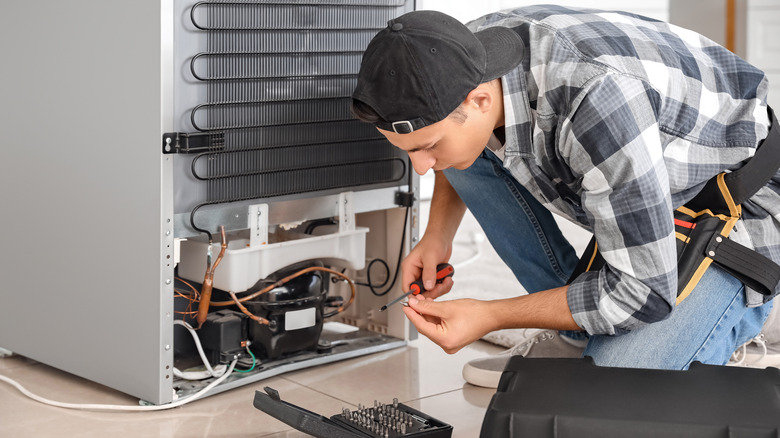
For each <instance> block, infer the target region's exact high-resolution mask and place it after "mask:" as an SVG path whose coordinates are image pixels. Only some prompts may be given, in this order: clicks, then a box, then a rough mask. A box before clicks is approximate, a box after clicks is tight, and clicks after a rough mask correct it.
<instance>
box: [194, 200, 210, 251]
mask: <svg viewBox="0 0 780 438" xmlns="http://www.w3.org/2000/svg"><path fill="white" fill-rule="evenodd" d="M204 205H206V204H200V205H198V206H197V207H195V208H193V209H192V212H191V213H190V225H191V226H192V228H193V229H195V231H200V232H201V233H206V234H207V235H208V236H209V243H211V242H213V241H214V239H212V236H211V232H210V231H209V230H204V229H203V228H198V227H197V226H195V212H196V211H198V209H199V208H201V207H203V206H204Z"/></svg>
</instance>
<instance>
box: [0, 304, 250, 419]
mask: <svg viewBox="0 0 780 438" xmlns="http://www.w3.org/2000/svg"><path fill="white" fill-rule="evenodd" d="M173 323H174V324H176V325H180V326H183V327H184V328H186V329H187V331H189V332H190V334H191V335H192V339H194V340H195V346H196V347H197V349H198V354H199V355H200V358H201V360H202V361H203V365H204V366H205V367H206V370H205V371H179V370H178V369H176V368H174V369H173V375H175V376H177V377H179V378H182V379H186V380H203V379H208V378H210V377H216V378H217V379H216V380H214V381H213V382H211V383H209V384H208V385H207V386H206V387H205V388H203V389H201V390H200V391H198V392H196V393H195V394H192V395H190V396H188V397H185V398H182V399H180V400H177V401H175V402H173V403H169V404H167V405H160V406H124V405H101V404H77V403H63V402H58V401H54V400H49V399H47V398H43V397H41V396H38V395H35V394H33V393H32V392H30V391H28V390H27V389H26V388H25V387H24V386H22V385H21V384H19V382H17V381H15V380H13V379H11V378H10V377H6V376H3V375H0V381H3V382H6V383H8V384H9V385H11V386H13V387H14V388H16V389H18V390H19V391H20V392H21V393H22V394H24V395H26V396H27V397H30V398H31V399H33V400H35V401H37V402H40V403H43V404H47V405H50V406H56V407H59V408H65V409H82V410H94V411H162V410H165V409H171V408H176V407H179V406H182V405H184V404H187V403H190V402H192V401H195V400H197V399H198V398H200V397H202V396H203V395H204V394H205V393H207V392H208V391H210V390H211V388H213V387H215V386H217V385H219V384H220V383H222V382H223V381H224V380H225V379H227V378H228V376H229V375H230V373H232V372H233V368H235V367H236V362H238V359H236V360H234V361H233V362H231V363H230V366H227V367H226V366H225V365H217V366H216V367H214V368H212V367H211V364H209V361H208V359H206V353H204V352H203V346H202V345H201V344H200V338H198V334H197V333H196V332H195V329H194V328H192V326H191V325H189V324H187V323H186V322H184V321H181V320H178V319H177V320H175V321H173Z"/></svg>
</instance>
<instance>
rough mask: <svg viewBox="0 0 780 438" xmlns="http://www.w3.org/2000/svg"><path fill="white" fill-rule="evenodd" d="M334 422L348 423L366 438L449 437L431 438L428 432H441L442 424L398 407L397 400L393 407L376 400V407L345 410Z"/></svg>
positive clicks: (418, 413) (406, 408)
mask: <svg viewBox="0 0 780 438" xmlns="http://www.w3.org/2000/svg"><path fill="white" fill-rule="evenodd" d="M331 419H332V420H334V421H337V422H346V423H348V424H350V425H351V426H353V427H356V428H358V429H360V430H361V431H364V432H366V434H367V436H370V437H378V438H396V437H418V436H419V437H428V436H449V434H448V435H439V434H428V433H427V432H435V431H437V430H442V425H443V423H441V422H440V421H438V420H435V419H433V418H431V417H428V416H427V415H424V414H422V413H420V412H418V411H416V410H413V409H411V408H409V407H408V406H406V405H404V404H401V403H398V399H397V398H394V399H393V403H392V404H384V403H379V402H378V401H376V400H374V406H373V407H368V406H363V405H361V404H358V409H357V410H356V411H352V410H350V409H348V408H344V409H343V410H342V412H341V415H334V416H333V417H331ZM444 426H446V425H444Z"/></svg>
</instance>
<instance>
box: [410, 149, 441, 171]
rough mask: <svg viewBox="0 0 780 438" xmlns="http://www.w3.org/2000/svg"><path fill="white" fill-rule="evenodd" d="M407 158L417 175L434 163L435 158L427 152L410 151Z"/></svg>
mask: <svg viewBox="0 0 780 438" xmlns="http://www.w3.org/2000/svg"><path fill="white" fill-rule="evenodd" d="M409 159H410V160H411V161H412V167H414V171H415V172H417V174H418V175H425V174H426V173H427V172H428V170H430V169H431V168H432V167H433V165H434V164H436V159H435V158H433V157H432V156H430V155H428V154H420V153H412V154H409Z"/></svg>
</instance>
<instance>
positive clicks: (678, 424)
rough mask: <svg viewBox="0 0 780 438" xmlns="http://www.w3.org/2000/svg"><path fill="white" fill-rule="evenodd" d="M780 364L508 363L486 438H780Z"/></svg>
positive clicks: (488, 415) (558, 360)
mask: <svg viewBox="0 0 780 438" xmlns="http://www.w3.org/2000/svg"><path fill="white" fill-rule="evenodd" d="M778 436H780V369H777V368H767V369H751V368H737V367H726V366H716V365H703V364H701V363H699V362H694V363H693V364H692V365H691V366H690V369H688V370H686V371H669V370H648V369H634V368H608V367H599V366H596V365H595V364H594V363H593V360H592V359H591V358H589V357H585V358H581V359H569V358H524V357H522V356H514V357H512V358H511V359H510V361H509V362H508V363H507V366H506V368H505V369H504V373H503V374H502V375H501V380H500V382H499V384H498V389H497V392H496V394H495V395H493V398H492V400H491V401H490V405H489V407H488V410H487V412H486V414H485V419H484V421H483V423H482V431H481V434H480V437H482V438H500V437H550V438H553V437H554V438H568V437H577V438H588V437H593V438H596V437H598V438H610V437H640V438H641V437H680V438H682V437H686V438H692V437H693V438H697V437H734V438H743V437H747V438H753V437H762V438H763V437H778Z"/></svg>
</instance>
